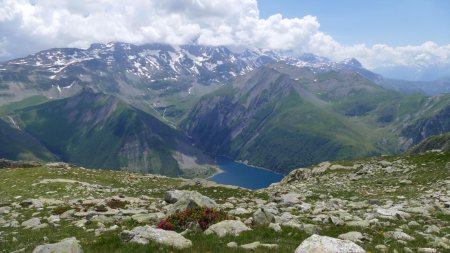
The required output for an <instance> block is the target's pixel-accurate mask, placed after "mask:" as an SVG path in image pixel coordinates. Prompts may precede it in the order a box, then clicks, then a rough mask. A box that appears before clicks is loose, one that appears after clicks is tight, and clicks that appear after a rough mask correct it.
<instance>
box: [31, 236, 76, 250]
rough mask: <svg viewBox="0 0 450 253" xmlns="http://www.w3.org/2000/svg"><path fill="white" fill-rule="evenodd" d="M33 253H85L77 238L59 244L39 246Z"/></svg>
mask: <svg viewBox="0 0 450 253" xmlns="http://www.w3.org/2000/svg"><path fill="white" fill-rule="evenodd" d="M33 253H83V249H82V248H81V245H80V242H79V241H78V240H77V239H76V238H75V237H71V238H67V239H64V240H62V241H60V242H58V243H53V244H44V245H39V246H37V247H36V248H35V249H34V250H33Z"/></svg>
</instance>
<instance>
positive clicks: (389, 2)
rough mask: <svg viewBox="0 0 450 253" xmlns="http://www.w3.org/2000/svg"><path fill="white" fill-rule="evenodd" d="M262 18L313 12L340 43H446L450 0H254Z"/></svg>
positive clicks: (448, 33)
mask: <svg viewBox="0 0 450 253" xmlns="http://www.w3.org/2000/svg"><path fill="white" fill-rule="evenodd" d="M258 7H259V11H260V15H261V17H262V18H267V17H269V16H271V15H273V14H276V13H280V14H282V15H283V17H286V18H295V17H298V18H302V17H304V16H306V15H313V16H316V17H317V18H318V21H319V23H320V30H321V31H323V32H325V33H327V34H329V35H331V36H332V37H333V38H334V39H335V40H337V41H339V42H340V43H342V44H344V45H352V44H357V43H365V44H367V45H373V44H376V43H383V44H388V45H390V46H402V45H417V44H421V43H423V42H425V41H430V40H431V41H434V42H436V43H437V44H441V45H442V44H449V43H450V0H339V1H338V0H258Z"/></svg>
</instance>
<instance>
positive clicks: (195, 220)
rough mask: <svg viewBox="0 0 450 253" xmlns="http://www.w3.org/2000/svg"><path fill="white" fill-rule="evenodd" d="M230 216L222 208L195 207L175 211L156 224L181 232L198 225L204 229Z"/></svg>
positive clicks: (165, 228) (159, 226)
mask: <svg viewBox="0 0 450 253" xmlns="http://www.w3.org/2000/svg"><path fill="white" fill-rule="evenodd" d="M230 219H233V218H232V217H230V216H228V214H227V213H226V212H224V211H222V210H214V209H211V208H207V207H197V208H193V209H186V210H184V211H182V212H176V213H174V214H172V215H170V216H169V217H167V218H166V219H164V220H162V221H161V222H160V223H159V224H158V228H161V229H164V230H174V231H177V232H182V231H184V230H186V229H188V228H192V227H194V226H197V224H198V226H199V227H200V228H201V229H202V230H206V229H207V228H208V227H209V226H211V225H213V224H215V223H218V222H220V221H223V220H230Z"/></svg>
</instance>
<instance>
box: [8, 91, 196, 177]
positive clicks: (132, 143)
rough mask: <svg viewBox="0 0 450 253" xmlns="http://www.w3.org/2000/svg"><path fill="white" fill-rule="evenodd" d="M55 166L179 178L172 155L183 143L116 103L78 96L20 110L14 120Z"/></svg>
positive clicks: (143, 115) (105, 98)
mask: <svg viewBox="0 0 450 253" xmlns="http://www.w3.org/2000/svg"><path fill="white" fill-rule="evenodd" d="M14 118H16V119H17V122H18V124H19V125H20V126H21V128H22V129H23V130H24V131H25V132H27V133H28V134H30V135H32V136H34V137H35V138H36V139H39V140H40V141H41V142H42V144H43V145H45V147H47V148H48V150H50V151H51V152H52V153H54V154H55V155H57V156H58V158H59V160H62V161H66V162H71V163H74V164H78V165H81V166H89V167H95V168H112V169H124V170H131V171H142V172H149V173H157V174H164V175H170V176H179V175H181V174H182V172H181V170H180V167H179V164H178V162H177V161H176V159H175V158H174V154H175V151H176V150H177V149H178V148H179V147H181V146H183V145H184V146H187V145H188V143H187V141H188V140H187V138H185V137H184V135H183V134H182V133H181V132H179V131H177V130H175V129H172V128H171V127H169V126H167V125H165V124H164V123H162V122H161V121H159V120H158V119H156V118H155V117H153V116H151V115H148V114H146V113H144V112H142V111H139V110H138V109H136V108H133V107H131V106H130V105H128V104H126V103H124V102H122V101H121V100H119V99H117V98H116V97H113V96H109V95H104V94H95V93H92V92H82V93H81V94H80V95H77V96H74V97H70V98H67V99H63V100H56V101H52V102H48V103H44V104H41V105H37V106H34V107H29V108H25V109H23V110H20V111H18V112H17V114H15V115H14Z"/></svg>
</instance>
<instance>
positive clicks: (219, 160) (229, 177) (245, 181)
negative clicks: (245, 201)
mask: <svg viewBox="0 0 450 253" xmlns="http://www.w3.org/2000/svg"><path fill="white" fill-rule="evenodd" d="M215 161H216V166H215V168H217V167H218V169H219V171H218V172H217V173H214V175H213V176H210V177H208V178H207V180H208V181H212V182H215V183H218V184H225V185H234V186H238V187H242V188H246V189H251V190H257V189H262V188H265V187H268V186H269V185H271V184H272V183H276V182H280V181H281V180H282V179H283V178H284V176H285V175H283V174H281V173H278V172H275V171H271V170H269V169H267V168H261V167H258V166H253V165H249V164H246V163H244V162H242V161H235V160H233V159H231V158H229V157H226V156H217V157H216V160H215Z"/></svg>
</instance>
